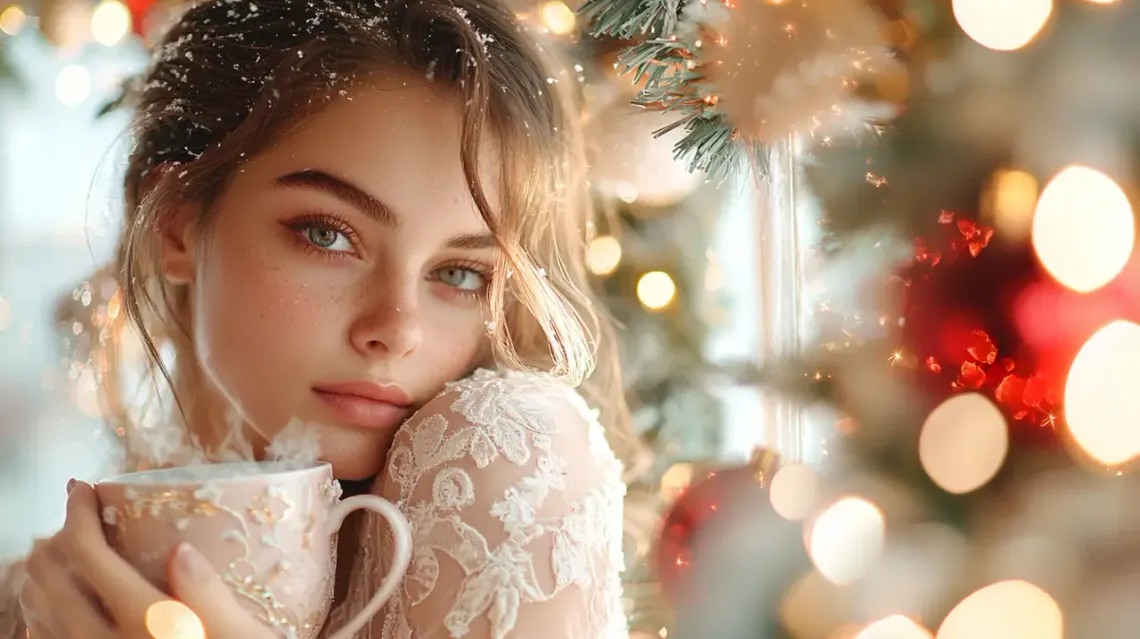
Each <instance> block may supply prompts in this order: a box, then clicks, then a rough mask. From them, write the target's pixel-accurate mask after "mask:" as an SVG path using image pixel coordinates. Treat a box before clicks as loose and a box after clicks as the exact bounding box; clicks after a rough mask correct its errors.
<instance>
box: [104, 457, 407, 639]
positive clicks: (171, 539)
mask: <svg viewBox="0 0 1140 639" xmlns="http://www.w3.org/2000/svg"><path fill="white" fill-rule="evenodd" d="M95 493H96V494H97V495H98V496H99V502H100V504H101V507H102V514H103V525H104V530H105V531H106V533H107V539H108V541H109V542H110V544H111V545H112V546H113V547H114V548H115V550H116V551H117V552H118V553H119V554H120V555H122V556H123V557H124V558H126V559H127V561H129V562H130V563H131V564H132V565H134V566H135V567H136V568H137V569H138V570H139V571H140V572H141V573H142V574H143V575H145V576H146V577H147V579H149V580H150V581H151V582H152V583H154V584H155V585H156V586H157V587H159V588H161V589H163V590H164V591H168V589H167V587H166V568H167V561H168V559H169V557H170V555H171V553H172V552H173V551H174V549H175V548H177V547H178V545H179V544H181V543H183V542H185V543H189V544H191V545H192V546H194V548H195V549H197V550H198V551H199V552H201V553H202V555H204V556H205V557H206V558H207V559H208V560H209V561H210V563H211V564H213V566H214V568H215V569H217V571H218V574H220V575H221V576H222V579H223V580H224V581H225V582H226V583H227V584H228V585H229V587H230V588H231V590H232V591H233V592H234V594H235V596H236V597H237V599H238V600H239V601H240V602H241V603H242V605H243V606H245V607H246V608H247V609H248V610H249V611H250V612H251V613H252V614H254V615H255V616H257V617H258V618H259V619H261V620H262V621H263V622H264V623H266V624H268V625H270V626H272V627H274V628H277V629H279V630H281V631H283V632H285V633H286V636H291V637H298V639H315V637H316V636H317V635H318V634H320V631H321V628H322V626H323V625H324V622H325V620H326V619H327V618H328V613H329V609H330V607H331V605H332V597H333V588H334V586H335V581H336V560H337V557H336V544H337V533H338V532H339V530H340V527H341V524H342V523H343V522H344V518H345V517H347V516H348V514H349V513H351V512H353V511H355V510H370V511H372V512H374V513H377V514H379V515H381V516H383V517H384V518H385V519H387V520H388V524H389V525H390V526H391V529H392V537H393V540H394V543H393V549H394V552H393V557H392V562H391V569H390V570H389V571H388V574H387V575H386V576H385V578H384V581H383V583H382V584H381V586H380V588H379V589H377V591H376V593H375V594H373V595H372V599H371V600H370V601H369V602H368V605H367V606H365V607H364V609H363V610H361V611H360V612H359V613H358V614H357V615H356V616H354V617H353V618H352V619H351V620H350V621H349V622H348V623H346V624H345V626H344V627H343V628H340V629H338V630H337V631H336V632H335V633H334V634H332V635H330V636H329V637H328V639H352V636H353V635H354V634H356V632H357V631H359V630H360V629H361V628H363V627H364V626H365V625H366V624H368V623H369V622H370V621H371V620H372V617H374V616H375V615H376V613H377V612H379V611H380V608H381V607H382V606H383V605H384V602H386V601H387V600H388V598H389V597H391V596H392V593H393V591H394V590H395V589H396V587H397V585H398V584H399V583H400V580H401V579H402V578H403V576H404V573H405V572H406V571H407V568H408V562H409V560H410V558H411V538H412V537H411V531H410V530H409V528H408V522H407V520H406V519H404V517H403V515H401V514H400V511H399V510H398V509H397V508H396V507H395V506H393V505H392V504H391V503H390V502H388V501H386V500H384V499H381V498H380V497H376V496H373V495H358V496H355V497H348V498H346V499H343V500H342V499H340V485H339V484H338V483H337V482H336V481H334V479H333V475H332V466H330V465H329V464H327V463H312V464H310V463H295V462H239V463H227V464H206V465H202V466H187V467H182V468H169V469H162V470H150V471H144V472H138V473H130V474H127V475H120V476H118V477H113V478H110V479H107V480H104V481H101V482H98V483H97V484H95Z"/></svg>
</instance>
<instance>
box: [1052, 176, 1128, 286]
mask: <svg viewBox="0 0 1140 639" xmlns="http://www.w3.org/2000/svg"><path fill="white" fill-rule="evenodd" d="M1135 233H1136V222H1135V220H1134V219H1133V217H1132V206H1131V205H1130V204H1129V203H1128V196H1126V195H1125V194H1124V191H1123V190H1122V189H1121V188H1120V186H1119V185H1117V184H1116V182H1113V181H1112V178H1110V177H1108V176H1107V175H1105V174H1104V173H1101V172H1100V171H1097V170H1095V169H1090V168H1089V167H1087V166H1079V165H1070V166H1067V167H1065V168H1064V169H1062V170H1061V171H1060V172H1059V173H1057V175H1056V176H1054V177H1053V179H1052V180H1050V181H1049V184H1047V185H1046V186H1045V190H1044V191H1042V192H1041V198H1040V199H1039V200H1038V201H1037V211H1036V212H1035V213H1034V215H1033V249H1034V251H1036V253H1037V257H1038V259H1040V260H1041V264H1042V265H1043V266H1044V267H1045V269H1046V270H1048V271H1049V273H1050V274H1051V275H1052V276H1053V277H1054V278H1056V280H1057V281H1058V282H1060V283H1061V284H1063V285H1064V286H1066V287H1068V288H1070V289H1072V290H1074V291H1077V292H1081V293H1087V292H1089V291H1093V290H1096V289H1098V288H1100V287H1102V286H1104V285H1105V284H1107V283H1109V282H1111V281H1112V279H1113V278H1114V277H1116V276H1117V274H1119V273H1120V271H1121V270H1122V269H1123V268H1124V266H1125V264H1127V263H1128V259H1129V258H1130V257H1131V256H1132V247H1133V243H1134V242H1135V237H1134V236H1135Z"/></svg>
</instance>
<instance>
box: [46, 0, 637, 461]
mask: <svg viewBox="0 0 1140 639" xmlns="http://www.w3.org/2000/svg"><path fill="white" fill-rule="evenodd" d="M388 69H398V70H402V71H407V72H412V73H419V74H424V75H425V76H427V77H429V78H432V81H433V82H434V83H435V84H437V85H440V86H442V87H444V88H445V89H446V90H451V91H452V92H453V93H454V94H455V98H456V99H457V100H458V102H459V104H461V105H462V120H463V121H462V124H463V128H462V137H461V149H460V154H461V159H462V165H463V170H464V172H465V175H466V178H467V182H468V185H469V188H470V192H471V194H472V197H473V199H474V201H475V204H476V206H477V207H478V210H479V212H480V214H481V215H482V217H483V219H484V221H485V222H486V224H487V226H488V228H489V229H490V230H491V232H492V234H493V235H494V236H495V238H496V241H497V243H498V245H499V247H500V249H501V258H500V259H501V264H499V265H498V266H499V268H497V269H496V272H497V273H500V274H503V273H505V274H506V275H507V276H505V277H504V276H499V277H495V278H492V283H491V290H490V294H489V311H490V313H491V317H490V319H491V324H490V326H491V327H492V329H491V335H490V338H491V341H492V347H493V352H494V355H495V358H496V361H497V362H498V364H499V365H500V366H503V367H507V368H514V369H526V368H537V369H540V370H547V371H550V372H551V373H552V374H554V375H556V376H558V377H561V378H563V379H565V380H566V381H568V382H569V383H571V384H574V385H580V389H581V391H582V393H583V395H584V396H585V397H586V399H587V400H588V401H590V402H591V403H592V404H593V405H594V406H596V407H597V408H599V410H600V411H601V419H602V422H603V424H605V426H606V428H607V431H608V433H609V435H610V440H611V444H612V445H613V446H614V448H615V450H616V451H617V452H618V454H619V456H621V457H623V458H625V459H626V460H627V462H628V461H629V460H632V459H634V458H635V457H637V456H639V455H641V450H642V449H641V445H640V443H639V440H638V438H637V437H636V435H635V434H634V433H633V431H632V428H631V425H630V419H629V414H628V409H627V407H626V404H625V400H624V397H623V392H622V383H621V377H620V375H621V371H620V368H619V363H618V355H617V344H616V341H615V336H614V331H613V328H612V325H611V323H610V321H609V320H608V318H607V317H606V315H605V314H604V312H603V310H602V308H601V306H600V304H599V303H598V301H597V300H596V299H595V296H594V294H593V293H592V292H591V288H590V283H589V280H588V277H587V272H586V268H585V264H584V257H585V240H586V239H587V234H588V231H589V229H590V228H592V224H591V216H592V207H591V200H590V194H589V192H588V186H587V180H586V175H585V166H586V164H585V157H584V150H583V144H582V136H581V133H580V130H579V129H580V115H579V107H578V105H577V104H576V102H575V100H574V96H573V94H572V92H571V91H569V90H567V89H568V88H569V87H572V86H574V85H575V84H576V82H574V80H573V79H572V76H570V75H568V74H567V73H565V71H556V69H561V67H559V66H558V65H555V64H553V63H552V60H551V56H550V55H549V54H548V53H547V52H545V51H544V50H542V48H541V47H540V46H538V43H537V40H536V39H535V38H534V37H533V36H532V35H531V34H530V33H528V32H526V31H525V29H524V28H523V27H521V26H519V25H518V24H517V23H516V21H515V20H514V17H513V16H512V15H511V14H510V12H508V11H507V10H506V9H505V8H504V7H502V6H500V5H499V4H498V3H497V2H489V1H486V0H378V1H372V0H368V1H357V0H350V1H347V2H345V1H343V0H317V1H315V2H314V1H313V0H271V1H267V2H259V3H257V7H256V9H253V8H251V7H250V6H249V5H244V4H235V3H233V2H230V1H227V0H207V1H205V2H201V3H199V4H196V5H195V6H192V7H191V8H190V9H188V10H187V11H186V12H185V13H184V14H183V15H182V16H181V18H180V19H179V20H178V22H177V23H176V24H175V25H174V26H173V27H172V28H171V30H170V31H169V32H168V33H167V35H166V37H165V38H164V39H163V41H162V42H161V43H160V44H159V46H158V48H157V50H156V54H155V58H154V61H153V63H152V65H151V66H150V68H149V70H148V72H147V74H146V76H145V78H144V79H143V80H142V82H141V83H139V84H138V86H137V87H136V89H135V90H134V91H133V92H132V94H131V95H130V99H129V100H128V103H129V104H130V105H131V106H133V107H134V109H135V111H134V116H133V120H132V125H131V134H132V135H133V138H134V141H135V146H134V148H133V150H132V152H131V154H130V158H129V162H128V165H127V169H126V175H125V178H124V197H125V205H126V208H125V215H124V226H123V235H122V238H121V241H120V244H119V247H118V251H117V255H116V259H115V261H114V263H113V264H111V265H109V267H108V268H107V269H105V270H104V274H105V275H107V276H109V277H113V278H114V280H115V281H116V282H117V283H118V286H119V287H120V289H119V292H118V293H117V294H116V296H117V298H116V300H114V301H113V303H112V304H111V305H110V308H109V309H108V312H107V313H105V314H104V315H103V316H102V317H103V318H104V322H103V323H104V324H105V326H102V327H101V328H102V337H101V339H100V340H99V343H98V344H96V345H93V355H94V357H95V359H96V361H97V363H98V365H99V371H100V388H101V397H102V400H101V401H102V408H103V411H104V414H105V415H107V416H108V418H109V419H110V421H111V422H112V426H113V427H114V428H115V430H116V432H117V433H118V434H119V435H120V436H123V437H129V436H130V433H132V432H134V430H135V428H136V426H137V424H135V423H134V419H133V418H132V411H131V410H130V409H131V400H130V399H128V396H127V394H126V393H124V392H123V388H121V380H122V379H123V375H122V373H121V367H122V365H123V357H122V354H121V352H120V349H121V343H122V335H123V331H121V330H118V329H117V325H118V324H122V323H125V325H126V327H128V328H131V329H133V330H134V332H135V333H136V335H137V337H138V338H139V339H140V340H141V342H142V345H143V348H144V349H145V352H146V355H147V361H148V367H147V371H148V373H147V375H146V378H147V381H148V382H150V383H151V384H153V385H154V386H156V387H157V386H162V385H165V386H167V387H169V389H170V391H171V392H172V393H173V395H174V398H175V401H176V402H178V406H179V409H180V411H181V413H182V415H183V416H185V415H186V414H187V407H188V406H190V405H192V404H193V402H194V401H195V394H196V393H199V392H202V391H201V388H202V386H203V385H202V383H201V381H200V380H201V371H200V370H199V368H198V364H197V362H196V361H195V360H194V358H193V357H185V356H184V357H176V358H175V367H174V370H173V371H170V370H168V368H167V366H166V365H165V364H164V363H163V360H162V357H161V356H160V348H161V347H163V346H164V345H169V346H170V347H172V348H173V350H174V351H175V352H176V353H187V352H189V350H188V349H189V347H190V337H189V332H188V330H187V311H188V308H187V307H188V300H187V290H186V287H184V286H172V285H170V284H168V283H166V282H165V281H164V278H163V277H162V276H161V274H160V272H159V242H158V238H159V237H161V235H162V234H163V232H164V231H166V230H167V229H169V228H170V225H171V224H172V223H173V216H174V214H175V211H178V210H179V209H180V208H183V206H182V205H185V204H187V203H192V204H195V205H196V207H195V208H196V209H197V210H201V211H203V216H202V218H201V219H200V220H199V224H200V225H201V226H202V227H208V225H209V224H210V221H211V220H210V215H211V209H212V207H211V204H212V203H213V202H214V201H215V200H216V199H217V198H218V196H219V195H220V194H221V193H222V192H223V191H224V189H225V188H226V186H227V184H228V182H229V179H230V177H231V176H233V175H234V174H235V172H236V170H237V169H238V167H239V166H240V165H241V164H242V163H243V162H244V161H246V160H248V159H249V158H251V157H253V156H255V155H256V154H257V153H258V152H259V151H260V150H262V149H263V148H265V146H266V145H267V144H268V143H270V141H271V140H272V139H273V138H274V137H275V136H278V135H280V134H281V132H282V131H284V130H287V129H288V128H289V127H292V126H294V125H295V124H296V123H297V122H299V121H300V120H302V119H303V118H304V117H306V116H307V115H311V114H312V113H313V112H314V111H316V110H318V109H320V108H321V107H323V106H325V105H327V104H329V103H330V102H332V101H335V100H336V99H338V97H339V96H342V95H344V94H345V92H346V90H347V89H349V88H351V86H352V85H354V84H356V83H361V82H365V81H367V80H368V79H369V78H372V77H375V76H377V75H380V74H383V73H385V72H386V71H387V70H388ZM378 117H379V116H378ZM487 130H490V131H492V132H493V133H494V134H495V135H494V136H486V135H485V134H484V132H485V131H487ZM487 139H493V140H497V141H498V145H499V147H500V148H498V149H496V151H497V154H498V156H500V157H501V161H502V167H503V168H502V172H501V177H500V178H499V179H500V181H501V184H500V185H499V189H498V190H499V191H500V192H501V193H502V196H501V202H500V203H499V204H500V206H499V207H498V208H499V209H500V210H501V211H502V215H500V216H496V215H494V214H493V210H494V207H492V205H491V203H490V202H488V200H487V196H486V195H485V192H484V189H483V186H482V184H481V183H480V180H479V171H478V164H479V158H480V155H481V149H480V145H481V144H483V143H485V140H487ZM120 309H121V310H120ZM67 314H69V313H65V315H67ZM88 315H89V317H86V318H82V319H83V321H84V322H86V323H91V317H90V313H88ZM128 448H129V442H128Z"/></svg>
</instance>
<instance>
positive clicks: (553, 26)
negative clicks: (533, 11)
mask: <svg viewBox="0 0 1140 639" xmlns="http://www.w3.org/2000/svg"><path fill="white" fill-rule="evenodd" d="M539 12H540V14H541V15H542V24H544V25H546V28H547V29H549V30H550V32H551V33H553V34H556V35H566V34H568V33H572V32H573V31H574V26H575V24H576V23H577V20H576V18H575V16H574V12H573V11H572V10H571V9H570V7H568V6H566V3H564V2H560V1H559V0H552V1H551V2H547V3H545V4H543V5H542V9H540V10H539Z"/></svg>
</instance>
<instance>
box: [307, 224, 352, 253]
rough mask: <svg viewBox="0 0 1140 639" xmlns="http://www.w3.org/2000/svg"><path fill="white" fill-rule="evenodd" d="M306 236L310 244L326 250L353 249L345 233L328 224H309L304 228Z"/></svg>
mask: <svg viewBox="0 0 1140 639" xmlns="http://www.w3.org/2000/svg"><path fill="white" fill-rule="evenodd" d="M304 236H305V239H306V240H307V241H308V242H309V243H310V244H312V245H313V246H316V247H318V248H321V249H324V250H326V251H335V252H337V253H343V252H348V251H351V250H352V242H351V241H350V240H349V239H348V237H347V236H346V235H345V234H344V233H341V232H340V231H338V230H336V229H332V228H329V227H327V226H321V225H319V224H313V225H311V226H308V227H306V228H305V229H304Z"/></svg>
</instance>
